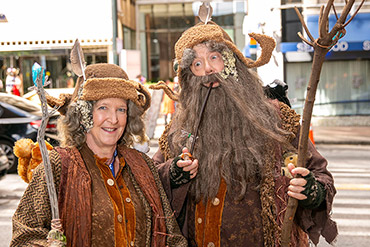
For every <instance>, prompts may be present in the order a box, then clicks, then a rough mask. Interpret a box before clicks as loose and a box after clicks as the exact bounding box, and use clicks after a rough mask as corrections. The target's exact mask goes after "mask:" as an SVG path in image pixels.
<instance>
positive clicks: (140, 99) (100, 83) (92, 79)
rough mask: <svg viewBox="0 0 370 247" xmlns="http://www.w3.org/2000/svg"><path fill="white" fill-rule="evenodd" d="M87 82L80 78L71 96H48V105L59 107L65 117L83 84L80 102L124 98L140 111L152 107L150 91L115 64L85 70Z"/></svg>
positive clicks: (90, 67)
mask: <svg viewBox="0 0 370 247" xmlns="http://www.w3.org/2000/svg"><path fill="white" fill-rule="evenodd" d="M85 75H86V81H85V82H83V78H82V77H79V78H78V80H77V83H76V88H75V91H74V93H73V95H71V94H61V95H60V96H59V99H57V98H54V97H52V96H50V95H47V96H46V98H47V101H48V104H49V105H50V106H52V107H59V112H60V113H61V114H62V115H64V114H65V113H66V111H67V108H68V105H69V103H70V102H72V101H74V100H77V97H78V96H77V95H78V91H79V90H80V86H81V84H82V94H81V96H80V100H86V101H93V100H100V99H106V98H122V99H125V100H131V101H132V102H133V103H135V104H136V105H137V106H138V107H139V108H140V109H142V110H143V112H144V111H146V110H147V109H148V108H149V106H150V101H151V96H150V93H149V91H148V90H147V89H146V88H145V87H144V86H143V85H141V84H140V83H138V82H136V81H131V80H129V79H128V76H127V74H126V72H125V71H124V70H123V69H122V68H121V67H119V66H117V65H115V64H106V63H100V64H91V65H88V66H87V67H86V69H85Z"/></svg>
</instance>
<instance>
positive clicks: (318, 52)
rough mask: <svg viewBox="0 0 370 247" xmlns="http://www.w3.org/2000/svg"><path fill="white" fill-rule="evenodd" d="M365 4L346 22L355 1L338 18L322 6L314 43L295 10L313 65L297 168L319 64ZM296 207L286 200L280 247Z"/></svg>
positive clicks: (285, 245) (287, 242)
mask: <svg viewBox="0 0 370 247" xmlns="http://www.w3.org/2000/svg"><path fill="white" fill-rule="evenodd" d="M364 1H365V0H362V1H361V4H360V5H359V6H358V8H357V10H356V11H355V13H354V14H353V16H352V17H351V18H350V19H349V20H348V21H347V22H346V19H347V16H348V14H349V12H350V10H351V9H352V6H353V4H354V2H355V0H349V1H346V5H345V6H344V8H343V10H342V13H341V15H340V17H339V18H338V16H337V13H336V11H335V7H334V4H333V3H334V0H329V1H328V3H327V4H326V6H325V8H324V6H321V9H320V16H319V38H318V39H316V40H315V39H314V38H313V36H312V35H311V33H310V31H309V30H308V28H307V26H306V24H305V22H304V20H303V17H302V15H301V13H300V12H299V11H298V9H297V8H295V11H296V12H297V15H298V17H299V20H300V21H301V23H302V25H303V27H304V30H305V31H306V33H307V35H308V37H309V38H310V41H309V40H307V39H306V38H304V37H303V35H302V34H301V33H300V32H299V33H298V36H299V37H300V38H301V39H302V40H303V41H304V42H305V43H307V44H308V45H310V46H312V47H313V48H314V55H313V61H312V68H311V75H310V80H309V83H308V87H307V96H306V100H305V104H304V109H303V117H302V126H301V131H300V135H299V144H298V165H297V166H298V167H304V166H305V164H306V158H307V157H306V154H307V145H308V133H309V129H310V123H311V116H312V109H313V105H314V102H315V95H316V90H317V85H318V83H319V80H320V73H321V68H322V64H323V62H324V60H325V55H326V54H327V53H328V51H329V50H330V48H331V47H333V46H334V45H335V44H336V43H337V42H338V40H339V39H340V38H342V37H343V36H344V35H345V33H346V31H345V27H346V26H347V25H348V24H349V23H350V22H351V21H352V19H353V18H354V16H355V15H356V14H357V12H358V11H359V10H360V8H361V6H362V4H363V3H364ZM331 7H333V11H334V13H335V16H336V18H337V22H336V23H335V25H334V27H333V28H332V29H331V31H330V32H329V30H328V29H329V13H330V9H331ZM297 206H298V200H297V199H295V198H292V197H289V200H288V206H287V211H286V213H285V216H284V222H283V226H282V233H281V246H282V247H288V246H289V245H290V240H291V238H290V237H291V231H292V224H293V219H294V215H295V212H296V209H297Z"/></svg>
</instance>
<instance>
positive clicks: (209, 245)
mask: <svg viewBox="0 0 370 247" xmlns="http://www.w3.org/2000/svg"><path fill="white" fill-rule="evenodd" d="M207 247H215V244H214V243H213V242H209V243H208V244H207Z"/></svg>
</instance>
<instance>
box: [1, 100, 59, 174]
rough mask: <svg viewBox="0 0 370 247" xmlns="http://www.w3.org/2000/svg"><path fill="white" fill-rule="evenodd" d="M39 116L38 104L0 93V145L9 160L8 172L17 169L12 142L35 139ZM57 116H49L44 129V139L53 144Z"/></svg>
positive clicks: (39, 122) (40, 115) (55, 140)
mask: <svg viewBox="0 0 370 247" xmlns="http://www.w3.org/2000/svg"><path fill="white" fill-rule="evenodd" d="M41 118H42V112H41V109H40V106H39V105H38V104H35V103H34V102H31V101H29V100H27V99H24V98H22V97H19V96H15V95H10V94H6V93H0V147H1V148H2V149H3V150H4V152H5V153H6V155H7V158H8V160H9V165H10V167H9V173H14V172H16V171H17V165H18V160H17V157H16V156H15V155H14V153H13V146H14V143H15V142H16V141H17V140H19V139H22V138H30V139H32V140H33V141H34V142H35V141H37V132H38V128H39V127H40V125H41ZM57 118H58V114H57V113H56V114H55V115H53V116H51V117H50V118H49V122H48V124H47V126H46V130H45V140H46V141H48V142H49V143H50V144H51V145H53V146H55V145H57V144H58V138H57V129H56V124H57Z"/></svg>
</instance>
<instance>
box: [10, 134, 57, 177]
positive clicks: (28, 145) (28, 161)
mask: <svg viewBox="0 0 370 247" xmlns="http://www.w3.org/2000/svg"><path fill="white" fill-rule="evenodd" d="M45 144H46V148H47V150H52V149H53V146H51V145H50V144H49V143H48V142H47V141H45ZM13 150H14V151H13V152H14V154H15V156H17V158H18V175H19V176H20V177H21V178H22V179H23V181H25V182H26V183H29V182H30V181H31V179H32V175H33V171H34V169H35V168H36V167H37V166H38V165H39V164H40V163H41V162H42V156H41V151H40V147H39V144H38V143H37V142H36V143H34V142H33V141H32V140H31V139H20V140H18V141H16V142H15V144H14V149H13Z"/></svg>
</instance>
